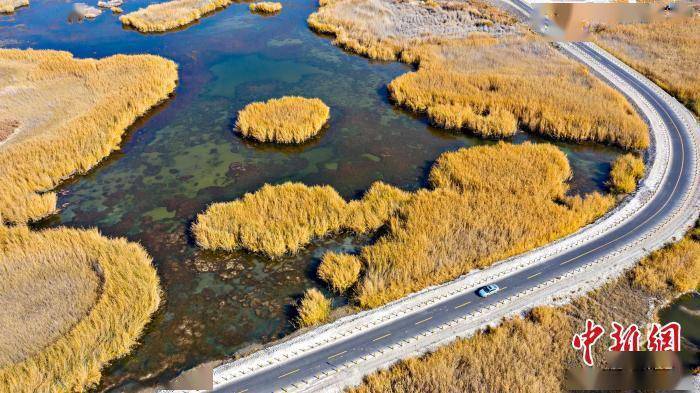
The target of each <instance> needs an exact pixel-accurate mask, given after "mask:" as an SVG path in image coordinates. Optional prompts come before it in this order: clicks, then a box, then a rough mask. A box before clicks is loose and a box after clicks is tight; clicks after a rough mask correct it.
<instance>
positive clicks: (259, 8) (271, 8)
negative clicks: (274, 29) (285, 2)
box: [250, 1, 282, 14]
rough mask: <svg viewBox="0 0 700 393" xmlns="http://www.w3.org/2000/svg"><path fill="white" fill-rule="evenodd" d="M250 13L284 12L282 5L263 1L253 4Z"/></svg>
mask: <svg viewBox="0 0 700 393" xmlns="http://www.w3.org/2000/svg"><path fill="white" fill-rule="evenodd" d="M250 11H251V12H261V13H265V14H274V13H275V12H280V11H282V3H278V2H274V1H261V2H258V3H251V4H250Z"/></svg>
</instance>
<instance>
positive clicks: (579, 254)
mask: <svg viewBox="0 0 700 393" xmlns="http://www.w3.org/2000/svg"><path fill="white" fill-rule="evenodd" d="M515 2H516V3H517V2H519V1H518V0H515ZM528 8H529V7H528ZM576 45H577V46H578V48H579V49H581V50H582V51H584V52H586V53H588V54H589V55H591V56H592V57H594V58H595V59H596V60H597V61H599V62H601V63H602V64H603V65H605V66H606V67H607V68H609V69H610V70H611V71H612V72H614V73H615V74H616V75H618V76H619V77H621V78H623V79H624V80H626V81H627V82H628V83H629V84H630V85H631V86H633V87H634V88H635V89H636V90H637V91H638V92H639V93H640V94H642V95H643V96H644V97H645V98H646V99H647V100H648V101H649V102H650V103H651V104H652V105H653V107H654V109H655V110H656V111H658V113H659V114H660V115H661V117H662V119H663V121H664V122H665V123H666V126H667V127H668V129H669V130H670V140H671V145H672V147H671V150H672V157H673V159H672V162H671V164H670V168H669V169H668V175H667V176H666V177H665V178H664V180H663V182H662V185H661V187H660V191H659V192H658V193H657V194H656V195H655V197H654V198H653V199H652V200H651V201H650V202H649V203H648V204H647V205H646V206H644V207H643V208H642V209H641V210H640V211H639V212H638V213H637V214H636V215H635V216H634V217H633V218H632V219H630V220H629V221H628V222H627V223H625V224H623V225H621V226H619V227H617V228H616V229H614V230H612V231H610V232H609V233H607V234H606V235H604V236H602V237H600V238H598V239H596V240H593V241H591V242H588V243H585V244H583V245H581V246H580V247H577V248H575V249H572V250H570V251H568V252H566V253H563V254H560V255H557V256H554V257H552V258H551V259H549V260H548V261H547V262H545V263H543V264H539V265H537V266H534V267H531V268H526V269H524V270H522V271H520V272H519V273H517V274H514V275H511V276H508V277H506V278H504V279H503V280H502V281H496V282H495V283H496V284H498V285H499V286H500V287H501V290H500V291H499V292H498V293H496V294H494V295H492V296H490V297H488V298H485V299H482V298H480V297H478V296H476V294H475V293H465V294H463V295H461V296H456V297H454V298H451V299H449V300H447V301H445V302H442V303H438V304H436V305H434V306H433V307H430V308H426V309H425V310H423V311H421V312H419V313H416V314H411V315H408V316H406V317H402V318H399V319H396V320H393V321H391V322H389V323H387V324H385V325H382V326H380V327H378V328H376V329H374V330H369V331H366V332H363V333H361V334H358V335H356V336H353V337H351V338H349V339H347V340H344V341H340V342H338V343H336V344H332V345H329V346H326V347H323V348H321V349H319V350H316V351H312V352H310V353H308V354H303V355H301V356H300V357H296V358H293V359H290V360H289V361H288V362H286V363H284V364H281V365H279V366H276V367H271V368H268V369H265V370H263V371H261V372H258V373H255V374H252V375H250V376H248V377H246V378H244V379H239V380H237V381H235V382H234V383H233V384H231V385H227V386H223V387H220V388H218V389H217V391H222V392H224V391H225V392H271V391H278V390H280V389H281V388H283V387H288V386H290V385H292V384H294V383H295V382H298V381H301V380H303V379H306V378H309V377H311V376H313V375H316V374H318V373H320V372H322V371H325V370H328V369H331V368H333V367H334V366H338V365H340V364H342V363H345V362H347V361H348V360H351V359H356V358H360V357H361V356H364V355H367V354H369V353H372V352H374V351H376V350H378V349H380V348H383V347H386V346H388V345H389V344H392V343H395V342H398V341H401V340H403V339H406V338H409V337H412V336H415V335H417V334H419V333H421V332H424V331H427V330H430V329H432V328H435V327H437V326H439V325H441V324H443V323H445V322H448V321H451V320H454V319H456V318H459V317H461V316H464V315H466V314H469V313H472V312H474V311H476V310H478V309H480V308H483V307H485V306H487V305H489V304H492V303H495V302H498V301H499V300H502V299H503V298H505V297H508V296H510V295H513V294H515V293H519V292H523V291H524V290H526V289H528V288H531V287H534V286H536V285H538V284H540V283H542V282H545V281H547V280H550V279H552V278H554V277H557V276H560V275H562V274H563V273H566V272H568V271H570V270H573V269H576V268H577V267H580V266H582V265H584V264H587V263H590V262H592V261H593V260H596V259H598V258H600V257H602V256H605V255H606V254H609V253H611V252H612V251H614V250H616V249H618V248H619V247H621V246H623V245H625V244H627V243H628V242H631V240H632V239H633V238H636V237H637V236H638V235H639V234H640V233H643V232H646V231H650V230H652V229H653V228H654V227H656V226H658V225H659V224H660V223H661V222H662V221H663V220H664V219H665V218H666V217H667V216H669V215H670V214H671V212H672V211H673V210H674V209H675V208H676V205H677V204H678V201H677V198H676V197H677V196H679V195H682V194H684V191H686V190H688V189H689V188H690V187H691V186H692V179H693V176H694V173H693V168H692V165H689V164H688V160H689V158H690V157H691V155H692V154H694V150H693V149H692V148H691V143H692V142H691V141H690V136H689V132H692V131H691V130H687V129H686V128H685V126H684V125H683V123H682V121H681V120H680V119H679V118H678V117H677V115H676V114H675V113H674V112H673V110H672V109H671V108H670V107H669V106H668V105H667V104H666V103H665V102H664V101H663V100H661V99H659V97H657V96H656V94H655V92H653V91H652V90H650V89H649V88H647V87H646V86H645V85H643V84H641V83H639V82H638V81H637V80H636V79H635V78H633V77H631V76H629V75H628V74H627V73H626V72H625V71H624V70H622V69H621V68H619V67H618V66H617V65H615V64H613V63H611V62H609V61H608V60H607V59H605V58H601V57H599V56H598V55H597V54H596V53H595V52H594V51H592V50H590V49H589V48H588V47H586V46H585V45H581V44H576Z"/></svg>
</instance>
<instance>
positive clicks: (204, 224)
mask: <svg viewBox="0 0 700 393" xmlns="http://www.w3.org/2000/svg"><path fill="white" fill-rule="evenodd" d="M345 207H346V202H345V201H344V200H343V198H342V197H341V196H340V195H338V193H337V192H336V191H335V190H334V189H333V188H331V187H329V186H323V187H322V186H314V187H307V186H305V185H303V184H298V183H284V184H281V185H277V186H271V185H265V186H263V187H262V188H261V189H260V190H258V191H257V192H255V193H252V194H246V195H245V196H243V198H242V199H240V200H237V201H234V202H224V203H215V204H213V205H211V206H209V208H208V209H207V211H206V212H205V213H203V214H200V215H199V216H197V222H196V224H195V225H194V227H193V233H194V234H195V237H196V238H197V244H199V245H200V246H201V247H204V248H208V249H223V250H235V249H238V248H245V249H247V250H250V251H253V252H262V253H266V254H268V255H270V256H281V255H284V254H287V253H295V252H297V251H298V250H299V249H301V248H302V247H303V246H305V245H306V244H308V243H309V242H310V241H311V240H312V239H314V238H317V237H322V236H326V235H327V234H328V233H330V232H332V231H335V230H337V229H338V228H340V227H341V225H342V220H343V218H342V216H343V210H344V209H345Z"/></svg>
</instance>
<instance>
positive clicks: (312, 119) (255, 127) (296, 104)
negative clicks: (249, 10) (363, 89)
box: [236, 4, 330, 143]
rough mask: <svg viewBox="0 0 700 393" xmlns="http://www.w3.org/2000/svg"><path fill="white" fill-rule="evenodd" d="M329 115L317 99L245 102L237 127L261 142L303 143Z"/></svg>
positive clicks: (324, 122)
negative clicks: (246, 103)
mask: <svg viewBox="0 0 700 393" xmlns="http://www.w3.org/2000/svg"><path fill="white" fill-rule="evenodd" d="M251 5H252V4H251ZM329 117H330V108H328V106H327V105H326V104H324V103H323V101H321V100H320V99H318V98H304V97H282V98H276V99H275V98H273V99H271V100H268V101H267V102H254V103H251V104H248V105H246V107H245V108H243V109H242V110H241V111H240V112H238V120H237V121H236V128H238V129H239V130H240V132H241V134H243V136H245V137H249V138H253V139H255V140H257V141H260V142H276V143H302V142H305V141H307V140H309V139H310V138H312V137H313V136H315V135H316V134H318V132H319V131H321V128H322V127H323V125H324V124H326V122H327V121H328V118H329Z"/></svg>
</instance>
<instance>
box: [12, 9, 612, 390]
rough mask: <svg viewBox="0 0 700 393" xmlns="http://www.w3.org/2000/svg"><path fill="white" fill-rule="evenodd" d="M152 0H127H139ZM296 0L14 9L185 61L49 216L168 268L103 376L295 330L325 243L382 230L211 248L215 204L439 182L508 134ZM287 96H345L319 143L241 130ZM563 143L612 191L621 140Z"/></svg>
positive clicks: (42, 26) (28, 41)
mask: <svg viewBox="0 0 700 393" xmlns="http://www.w3.org/2000/svg"><path fill="white" fill-rule="evenodd" d="M145 4H148V2H147V1H141V0H132V1H128V0H127V2H126V3H125V4H124V6H123V8H124V10H125V12H129V11H131V10H135V9H137V8H139V7H140V6H143V5H145ZM283 4H284V9H283V10H282V12H281V14H279V15H277V16H272V17H262V16H259V15H253V14H250V13H249V12H248V8H247V4H234V5H232V6H230V7H229V8H227V9H225V10H222V11H219V12H216V13H214V14H213V15H211V16H209V17H207V18H205V19H203V20H201V21H200V22H197V23H195V24H193V25H191V26H188V27H187V28H185V29H183V30H181V31H178V32H173V33H168V34H158V35H143V34H140V33H138V32H135V31H133V30H125V29H123V28H122V27H121V25H120V23H119V22H118V19H117V17H116V16H114V15H112V14H111V13H110V12H109V11H107V12H105V13H103V15H101V16H100V17H98V18H97V19H95V20H92V21H87V20H86V21H82V22H75V21H73V22H72V21H69V14H70V11H71V9H72V4H71V3H64V2H59V1H55V0H52V1H49V0H33V1H32V4H31V6H30V7H27V8H23V9H20V10H19V11H18V12H17V13H16V14H14V15H11V16H0V43H1V44H2V45H4V46H7V47H19V48H26V47H33V48H42V49H60V50H68V51H71V52H73V53H74V54H75V55H76V56H77V57H102V56H108V55H111V54H115V53H153V54H159V55H162V56H165V57H168V58H171V59H173V60H175V61H176V62H178V63H179V65H180V84H179V87H178V89H177V92H176V95H175V97H173V98H172V99H170V100H169V101H167V102H165V103H163V104H162V105H160V106H159V107H158V108H156V109H154V110H153V111H151V113H149V115H148V116H146V117H145V118H144V119H142V120H140V121H139V122H138V123H137V124H135V125H134V126H132V127H131V128H130V130H129V132H128V134H127V136H126V137H125V141H124V143H123V145H122V148H121V150H120V151H118V152H115V153H114V154H112V155H111V156H110V157H109V158H108V159H106V160H105V161H104V162H103V163H102V164H101V165H99V166H98V167H97V168H94V169H93V170H92V171H90V173H88V174H86V175H85V176H80V177H77V178H76V179H73V180H71V181H69V182H67V184H65V185H64V186H62V187H61V188H60V198H59V204H60V206H62V211H61V212H60V214H58V215H56V216H54V217H51V218H50V219H47V220H46V221H45V222H44V223H42V226H56V225H67V226H71V227H98V228H99V229H100V230H101V231H102V232H103V233H105V234H107V235H110V236H123V237H127V238H128V239H130V240H133V241H138V242H140V243H141V244H143V245H144V247H145V248H146V249H147V250H148V251H149V253H150V254H151V255H152V256H153V259H154V263H155V265H156V266H157V269H158V273H159V275H160V277H161V283H162V287H163V290H164V294H165V297H164V298H165V300H164V303H163V305H162V307H161V308H160V310H159V311H158V313H157V314H156V315H155V316H154V320H153V322H152V323H151V324H150V325H149V326H148V330H147V332H146V334H145V335H144V337H142V339H141V344H140V345H139V346H138V347H136V348H135V350H134V352H133V353H132V354H131V355H129V356H127V357H125V358H124V359H121V360H118V361H116V362H114V364H113V365H111V366H110V367H109V368H107V369H106V370H105V372H104V375H103V381H102V385H101V386H100V387H98V390H108V389H110V388H114V387H119V390H122V389H134V388H136V387H138V386H147V385H150V384H153V383H154V382H157V381H163V380H167V379H169V378H170V377H172V376H174V375H175V374H176V373H177V372H179V371H181V370H183V369H186V368H189V367H192V366H194V365H196V364H198V363H201V362H204V361H208V360H213V359H219V358H223V357H226V356H228V355H230V354H232V353H233V352H235V351H236V350H238V349H240V348H242V347H244V346H246V345H247V344H250V343H254V342H265V341H269V340H272V339H275V338H279V337H281V336H283V335H284V334H286V333H288V332H289V331H290V330H291V325H290V324H289V317H290V315H291V312H292V308H291V306H290V305H291V304H292V303H293V301H294V300H295V299H297V297H298V296H299V295H300V294H301V293H302V292H303V290H304V289H305V288H308V287H312V286H319V287H322V285H321V284H320V283H318V282H316V281H315V280H314V279H313V272H314V266H315V264H317V263H318V258H319V257H320V256H321V255H322V254H323V252H325V251H326V250H328V249H352V248H353V247H357V245H359V244H363V243H364V242H366V240H365V239H353V238H351V237H348V236H339V237H336V238H332V239H327V240H323V241H317V242H315V243H314V244H313V245H312V246H311V247H309V248H308V250H307V251H305V252H303V253H301V254H300V255H298V256H295V257H289V258H285V259H283V260H279V261H269V260H267V259H266V258H264V257H261V256H257V255H251V254H248V253H244V252H238V253H213V252H202V251H199V250H197V249H196V247H194V246H193V244H192V240H191V238H190V237H189V234H188V232H187V229H188V227H189V225H190V223H191V221H192V220H193V219H194V218H195V216H196V214H197V213H199V212H201V211H202V210H204V209H205V208H206V206H207V205H208V204H210V203H212V202H214V201H224V200H231V199H234V198H238V197H240V196H241V195H243V194H244V193H246V192H250V191H254V190H256V189H257V188H259V187H260V186H261V185H263V184H264V183H280V182H284V181H287V180H293V181H301V182H304V183H306V184H330V185H332V186H333V187H335V188H336V189H337V190H338V191H339V192H340V193H341V194H342V195H343V196H344V197H346V198H355V197H358V196H360V195H361V193H362V191H363V190H365V189H367V188H368V187H369V185H370V184H371V183H372V182H373V181H376V180H383V181H385V182H387V183H390V184H393V185H395V186H398V187H401V188H404V189H409V190H413V189H417V188H420V187H422V186H424V184H425V178H426V174H427V171H428V170H429V168H430V166H431V164H432V162H433V161H434V160H435V158H437V157H438V156H439V155H440V153H442V152H445V151H451V150H455V149H458V148H460V147H465V146H473V145H478V144H484V143H493V142H491V141H485V140H483V139H479V138H475V137H471V136H466V135H462V134H454V133H448V132H444V131H440V130H436V129H433V128H431V127H429V126H428V125H427V123H426V121H425V120H424V119H423V118H421V117H419V116H413V115H411V114H410V113H407V112H405V111H402V110H399V109H396V108H394V107H393V106H392V105H391V104H390V103H389V102H388V99H387V93H386V88H385V86H386V84H387V83H388V82H389V81H391V80H392V79H393V78H395V77H396V76H398V75H400V74H402V73H404V72H407V71H410V68H409V67H407V66H405V65H402V64H397V63H381V62H374V61H369V60H367V59H364V58H361V57H358V56H353V55H349V54H347V53H345V52H343V51H342V50H340V49H338V48H337V47H334V46H333V45H332V43H331V41H330V40H329V39H328V38H327V37H321V36H318V35H316V34H314V33H312V32H311V31H309V30H308V28H307V27H306V23H305V19H306V17H307V16H308V14H309V13H311V12H312V11H313V9H314V3H313V2H311V1H309V2H284V3H283ZM281 95H304V96H309V97H320V98H321V99H323V101H325V102H326V103H327V104H328V105H329V106H330V107H331V122H330V125H329V127H328V128H327V129H326V130H325V132H323V133H322V134H321V136H320V137H319V138H316V139H315V140H313V141H311V142H310V143H307V144H305V145H303V146H298V147H286V148H281V147H271V146H263V145H260V144H255V143H249V142H246V141H243V140H241V139H240V138H239V137H238V136H237V135H236V134H235V133H234V132H233V131H232V126H233V123H234V117H235V113H236V112H237V111H238V110H239V109H241V108H242V107H243V106H244V105H245V104H247V103H248V102H250V101H259V100H266V99H268V98H271V97H278V96H281ZM525 140H534V141H538V142H539V141H542V140H541V139H539V138H532V137H531V136H529V135H527V134H524V133H520V134H518V135H517V136H516V137H514V138H513V139H512V141H514V142H522V141H525ZM556 144H557V145H558V146H559V147H561V148H562V149H563V150H564V151H565V152H566V154H567V155H568V156H569V159H570V160H571V162H572V166H573V169H574V179H573V181H572V192H589V191H592V190H605V185H604V182H605V180H606V178H607V173H608V171H609V168H610V162H611V161H612V160H613V159H614V158H615V157H617V155H618V154H619V150H617V149H614V148H609V147H603V146H598V145H590V144H588V145H576V144H569V143H556ZM338 301H342V299H339V300H338Z"/></svg>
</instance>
